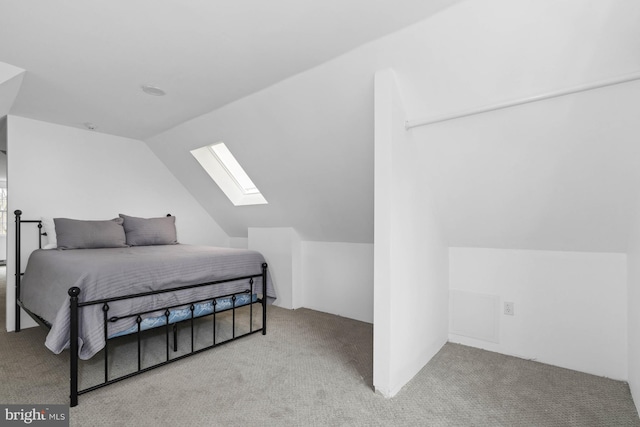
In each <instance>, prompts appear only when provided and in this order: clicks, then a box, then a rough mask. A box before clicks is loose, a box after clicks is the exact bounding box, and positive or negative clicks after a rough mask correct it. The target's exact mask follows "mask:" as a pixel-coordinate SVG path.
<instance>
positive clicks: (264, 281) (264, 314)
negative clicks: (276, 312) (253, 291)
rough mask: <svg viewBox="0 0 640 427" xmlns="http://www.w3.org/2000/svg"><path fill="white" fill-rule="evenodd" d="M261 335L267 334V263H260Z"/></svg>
mask: <svg viewBox="0 0 640 427" xmlns="http://www.w3.org/2000/svg"><path fill="white" fill-rule="evenodd" d="M262 335H267V263H266V262H264V263H262Z"/></svg>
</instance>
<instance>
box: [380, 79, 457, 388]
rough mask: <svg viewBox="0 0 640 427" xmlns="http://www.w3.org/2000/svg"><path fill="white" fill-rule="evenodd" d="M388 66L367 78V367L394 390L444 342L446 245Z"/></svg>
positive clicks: (382, 384) (383, 385)
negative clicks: (370, 104) (370, 350)
mask: <svg viewBox="0 0 640 427" xmlns="http://www.w3.org/2000/svg"><path fill="white" fill-rule="evenodd" d="M405 119H406V114H405V110H404V107H403V104H402V100H401V99H400V95H399V91H398V86H397V83H396V77H395V74H394V72H393V71H392V70H385V71H380V72H378V73H376V76H375V208H374V209H375V240H374V325H375V327H374V367H373V382H374V386H375V388H376V390H377V391H378V392H380V393H382V394H383V395H385V396H393V395H395V394H396V393H397V392H398V391H399V390H400V389H401V388H402V387H403V386H404V385H405V384H406V383H407V382H408V381H409V380H410V379H411V378H412V377H413V376H414V375H415V374H416V373H417V372H418V371H419V370H420V369H422V367H424V365H425V364H426V363H427V362H428V361H429V360H430V359H431V358H432V357H433V356H434V355H435V353H436V352H437V351H438V350H439V349H440V348H441V347H442V345H444V343H445V342H446V340H447V314H448V251H447V246H446V242H445V241H444V239H443V236H442V234H441V226H440V224H439V219H438V216H437V212H436V206H434V204H433V200H432V197H431V190H432V188H431V186H432V182H430V181H429V175H428V174H426V173H425V171H424V169H423V168H422V165H421V162H422V159H423V158H424V154H425V153H424V147H425V146H424V144H421V143H418V142H417V141H416V140H413V139H412V137H411V134H410V133H407V132H406V131H405V128H404V122H405Z"/></svg>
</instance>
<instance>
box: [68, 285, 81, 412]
mask: <svg viewBox="0 0 640 427" xmlns="http://www.w3.org/2000/svg"><path fill="white" fill-rule="evenodd" d="M78 295H80V288H78V287H75V286H74V287H73V288H71V289H69V297H70V298H71V303H70V309H71V313H70V318H71V319H70V321H71V327H70V332H69V342H70V344H69V357H70V363H69V366H70V370H71V372H70V374H71V375H70V390H71V393H70V396H69V399H70V400H71V402H70V406H72V407H73V406H77V405H78Z"/></svg>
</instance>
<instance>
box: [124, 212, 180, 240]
mask: <svg viewBox="0 0 640 427" xmlns="http://www.w3.org/2000/svg"><path fill="white" fill-rule="evenodd" d="M120 218H122V219H124V231H125V233H126V235H127V245H130V246H150V245H175V244H177V243H178V238H177V235H176V217H175V216H163V217H160V218H137V217H135V216H128V215H123V214H120Z"/></svg>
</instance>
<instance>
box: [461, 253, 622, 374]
mask: <svg viewBox="0 0 640 427" xmlns="http://www.w3.org/2000/svg"><path fill="white" fill-rule="evenodd" d="M626 260H627V257H626V255H625V254H611V253H580V252H549V251H527V250H505V249H480V248H450V249H449V266H450V272H449V278H450V289H451V290H454V291H459V292H461V293H462V294H463V295H464V296H466V297H467V300H466V302H465V301H462V302H461V304H466V305H467V306H468V308H469V309H468V310H459V311H458V310H452V311H451V314H452V318H451V322H452V323H454V322H455V323H457V324H458V328H460V326H461V325H469V323H470V322H476V323H478V322H484V323H485V325H478V326H486V328H485V329H490V325H489V323H490V319H489V318H486V317H480V316H475V317H470V318H468V319H465V318H464V316H465V312H466V313H469V312H471V310H472V309H473V305H474V304H473V301H476V302H477V303H478V304H480V303H481V300H480V299H478V298H477V296H478V295H479V296H480V297H482V296H487V295H489V296H495V297H497V298H498V299H499V304H498V307H497V309H498V313H496V314H497V316H496V318H497V321H498V325H497V326H498V331H499V334H498V342H491V341H488V340H485V339H477V338H471V337H469V336H462V335H459V334H453V333H452V334H450V336H449V339H450V341H452V342H459V343H462V344H465V345H471V346H474V347H479V348H483V349H486V350H490V351H496V352H499V353H504V354H509V355H514V356H518V357H522V358H525V359H533V360H536V361H539V362H543V363H548V364H551V365H556V366H560V367H564V368H569V369H574V370H578V371H582V372H587V373H590V374H594V375H600V376H606V377H609V378H613V379H618V380H626V379H627V330H628V327H627V271H626V268H627V263H626ZM474 296H476V298H475V299H474ZM505 301H508V302H514V303H515V305H514V308H515V315H513V316H509V315H505V314H503V303H504V302H505ZM456 316H457V317H456ZM462 329H464V328H462ZM469 329H472V328H469ZM477 329H480V328H477ZM467 335H471V336H474V334H473V333H471V334H467Z"/></svg>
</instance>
